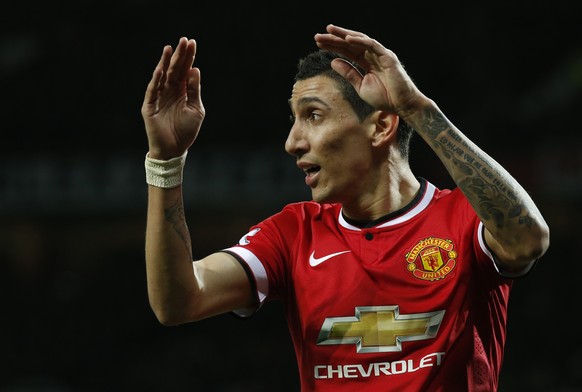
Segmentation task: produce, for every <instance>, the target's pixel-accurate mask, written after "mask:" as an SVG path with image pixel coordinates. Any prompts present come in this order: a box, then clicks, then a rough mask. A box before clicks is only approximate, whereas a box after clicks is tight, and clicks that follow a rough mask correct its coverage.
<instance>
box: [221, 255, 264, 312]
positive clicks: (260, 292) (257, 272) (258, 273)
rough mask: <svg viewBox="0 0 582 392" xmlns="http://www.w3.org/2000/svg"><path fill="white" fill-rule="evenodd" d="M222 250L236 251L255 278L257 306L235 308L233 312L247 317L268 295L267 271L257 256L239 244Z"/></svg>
mask: <svg viewBox="0 0 582 392" xmlns="http://www.w3.org/2000/svg"><path fill="white" fill-rule="evenodd" d="M224 250H225V251H228V252H232V253H236V254H237V255H238V256H239V257H240V258H241V259H242V260H243V261H244V262H245V263H246V264H247V265H248V267H249V268H250V270H251V272H252V274H253V277H254V279H255V285H256V287H257V298H258V299H259V304H258V306H257V308H252V309H250V308H249V309H237V310H235V311H234V313H236V314H238V315H240V316H243V317H248V316H250V315H251V314H253V313H254V312H255V311H256V310H257V309H258V308H260V307H261V305H262V304H263V302H265V299H266V298H267V295H269V280H268V278H267V271H266V270H265V267H264V266H263V263H261V261H260V260H259V258H258V257H257V256H255V254H254V253H253V252H251V251H250V250H248V249H245V248H242V247H240V246H233V247H231V248H227V249H224Z"/></svg>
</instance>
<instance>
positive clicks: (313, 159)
mask: <svg viewBox="0 0 582 392" xmlns="http://www.w3.org/2000/svg"><path fill="white" fill-rule="evenodd" d="M289 104H290V106H291V111H292V114H293V117H294V122H293V126H292V127H291V131H290V132H289V136H288V137H287V141H286V143H285V150H286V151H287V152H288V153H289V154H291V155H293V156H294V157H295V158H296V159H297V166H298V167H299V168H300V169H301V170H303V171H304V172H305V183H306V184H307V185H308V186H309V187H310V188H311V194H312V198H313V200H315V201H317V202H322V203H323V202H328V203H329V202H338V203H350V202H353V201H355V200H356V198H358V197H360V195H361V194H362V192H364V191H365V184H366V180H367V179H369V178H370V176H371V175H373V174H372V170H371V169H372V167H373V166H372V163H373V155H372V147H371V135H372V134H373V132H374V126H375V124H374V123H373V121H372V120H371V119H366V120H364V122H362V123H360V122H359V120H358V117H357V116H356V114H355V112H354V111H353V109H352V108H351V106H350V104H349V103H348V101H346V100H345V99H344V98H343V97H342V95H341V93H340V91H339V89H338V88H337V86H336V82H335V81H333V80H332V79H330V78H327V77H324V76H317V77H314V78H310V79H307V80H303V81H299V82H297V83H296V84H295V85H294V86H293V91H292V94H291V99H290V100H289Z"/></svg>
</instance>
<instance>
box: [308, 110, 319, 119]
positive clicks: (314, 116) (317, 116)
mask: <svg viewBox="0 0 582 392" xmlns="http://www.w3.org/2000/svg"><path fill="white" fill-rule="evenodd" d="M320 118H321V116H320V115H319V114H317V113H315V111H313V112H311V113H309V117H308V118H307V121H308V122H315V121H317V120H319V119H320Z"/></svg>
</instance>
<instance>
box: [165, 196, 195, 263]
mask: <svg viewBox="0 0 582 392" xmlns="http://www.w3.org/2000/svg"><path fill="white" fill-rule="evenodd" d="M164 217H165V218H166V220H167V221H168V222H170V223H171V224H172V227H173V228H174V231H175V232H176V234H178V236H179V237H180V239H181V240H182V243H183V244H184V247H185V248H186V251H187V252H188V256H189V257H190V260H192V244H191V240H190V232H189V231H188V226H187V225H186V215H185V214H184V205H183V204H182V203H181V199H180V198H178V199H177V200H176V202H175V203H174V204H173V205H171V206H170V207H169V208H166V209H164Z"/></svg>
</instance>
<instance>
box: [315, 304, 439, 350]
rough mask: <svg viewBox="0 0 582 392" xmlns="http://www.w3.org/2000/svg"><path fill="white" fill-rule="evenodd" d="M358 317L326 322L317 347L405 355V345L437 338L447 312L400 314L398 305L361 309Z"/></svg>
mask: <svg viewBox="0 0 582 392" xmlns="http://www.w3.org/2000/svg"><path fill="white" fill-rule="evenodd" d="M355 314H356V316H355V317H330V318H326V319H325V321H324V322H323V325H322V326H321V330H320V332H319V337H318V338H317V344H318V345H330V344H355V345H356V351H357V352H359V353H371V352H388V351H402V342H409V341H415V340H424V339H430V338H433V337H435V335H436V333H437V331H438V330H439V327H440V325H441V322H442V320H443V316H444V315H445V311H444V310H438V311H435V312H429V313H413V314H400V313H399V311H398V306H396V305H393V306H357V307H356V311H355Z"/></svg>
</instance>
